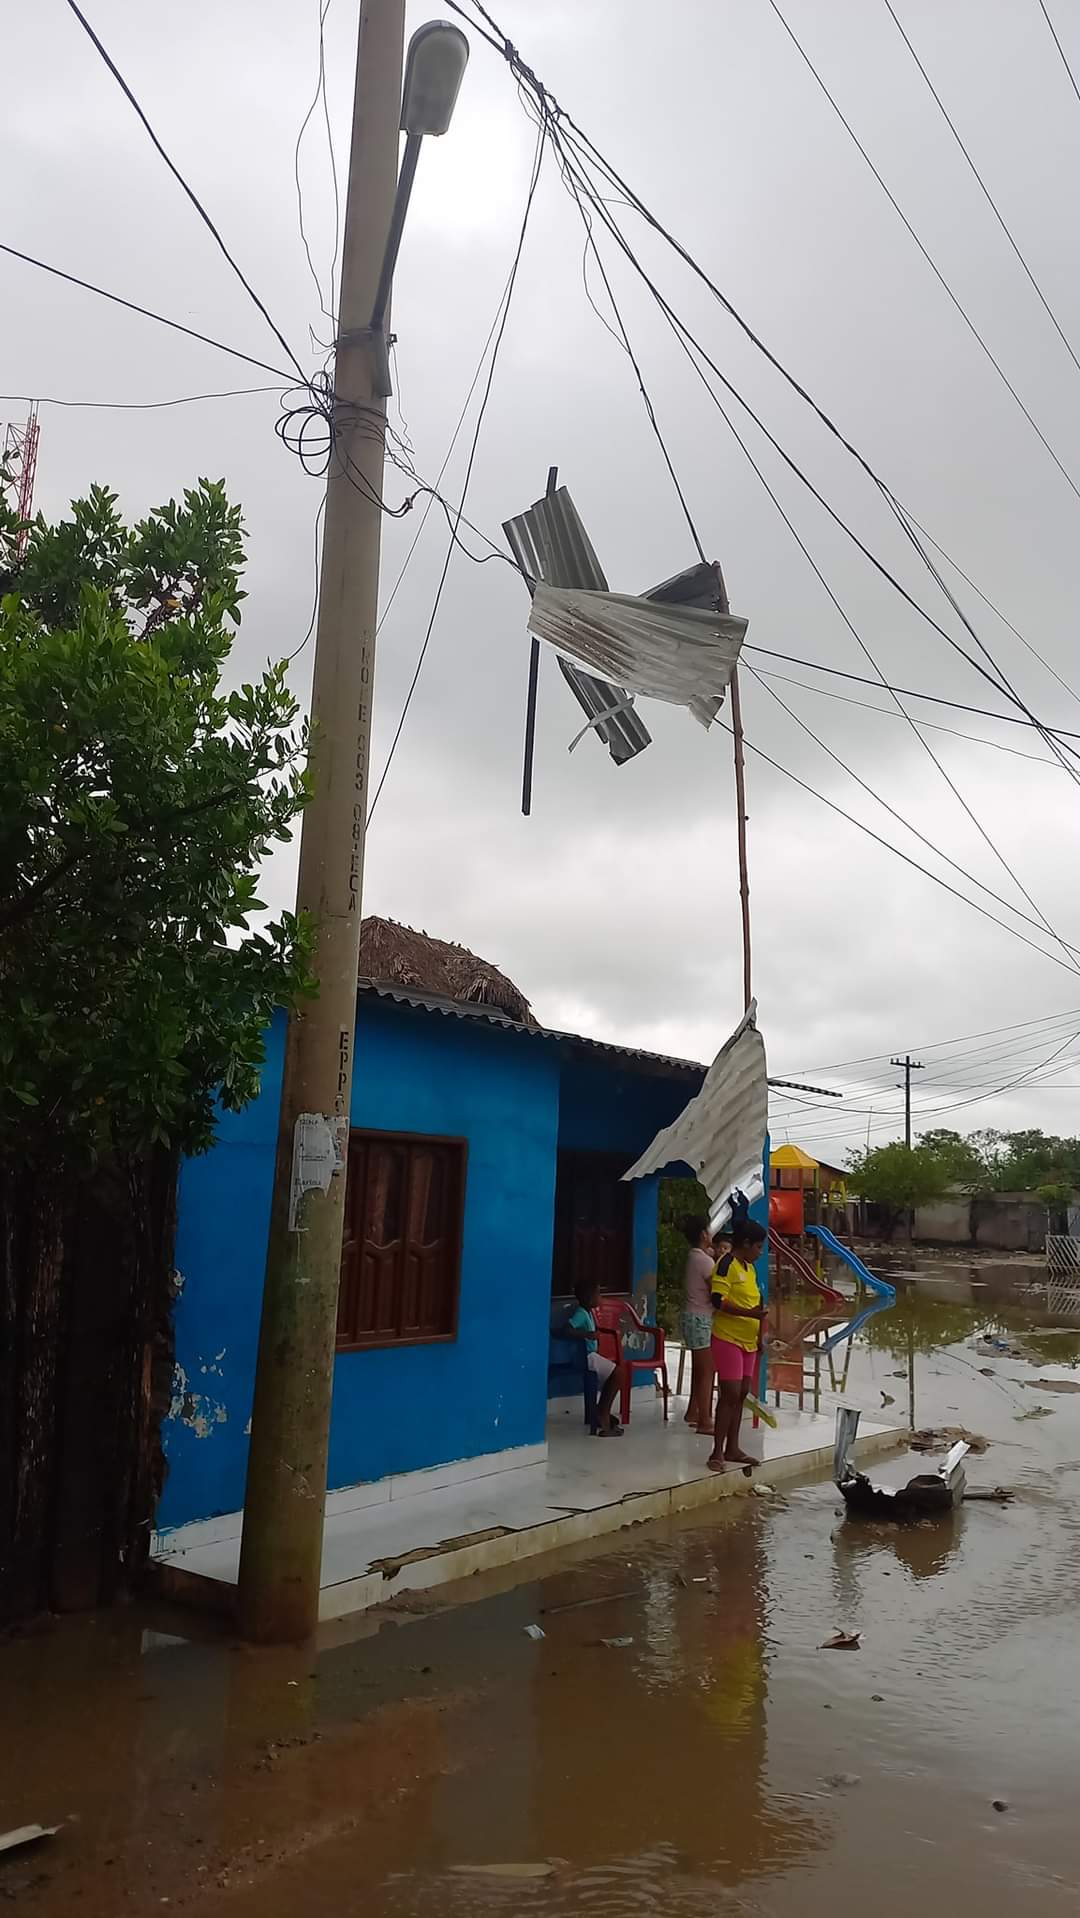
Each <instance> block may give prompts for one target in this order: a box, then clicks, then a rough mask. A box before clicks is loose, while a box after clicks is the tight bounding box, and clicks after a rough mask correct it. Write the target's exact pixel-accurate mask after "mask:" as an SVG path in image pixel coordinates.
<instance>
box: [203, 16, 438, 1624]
mask: <svg viewBox="0 0 1080 1918" xmlns="http://www.w3.org/2000/svg"><path fill="white" fill-rule="evenodd" d="M404 37H405V0H364V4H363V8H362V10H361V13H360V29H359V40H358V46H357V65H356V91H355V95H354V100H353V122H352V149H351V154H350V160H349V175H348V189H347V198H346V203H345V239H344V247H343V252H342V271H341V297H340V303H339V308H338V323H337V342H336V360H335V369H334V394H333V436H332V442H331V452H330V463H329V468H328V473H327V486H326V508H325V520H324V531H323V552H322V567H321V573H320V583H319V610H318V625H317V627H316V634H315V665H314V680H313V685H312V695H311V721H312V742H311V758H310V762H309V772H310V776H311V783H312V796H311V801H310V804H309V805H308V807H307V808H306V810H305V813H304V819H303V833H302V838H301V842H300V874H299V880H298V884H297V905H298V907H299V908H300V909H301V910H303V911H306V912H308V913H310V914H311V916H312V918H313V919H314V921H315V928H316V939H317V945H316V952H315V972H316V974H317V977H318V982H319V994H318V998H317V999H316V1000H315V1001H314V1002H313V1003H312V1005H311V1006H310V1007H309V1008H308V1009H307V1010H306V1011H304V1012H302V1013H294V1014H293V1015H292V1016H291V1017H290V1019H289V1029H288V1038H287V1041H286V1048H285V1072H284V1079H283V1083H282V1091H281V1116H280V1121H279V1128H278V1147H277V1161H276V1165H275V1171H274V1193H273V1202H272V1206H271V1214H270V1237H269V1242H268V1246H267V1255H266V1280H265V1286H264V1290H263V1307H262V1320H261V1324H260V1328H259V1354H258V1362H257V1368H256V1376H255V1402H254V1407H253V1410H252V1424H251V1447H250V1451H249V1454H248V1472H247V1491H246V1496H245V1500H244V1529H243V1538H242V1542H241V1549H240V1579H239V1604H240V1626H241V1630H242V1632H243V1633H244V1636H245V1637H247V1638H251V1639H256V1640H260V1641H263V1642H266V1643H285V1642H289V1641H295V1640H299V1639H302V1638H304V1637H306V1636H307V1635H308V1634H309V1633H310V1632H311V1631H312V1630H313V1629H314V1627H315V1625H316V1623H317V1621H318V1607H319V1582H320V1570H321V1561H322V1536H323V1518H324V1512H325V1504H326V1465H327V1453H328V1445H329V1434H330V1399H331V1391H332V1386H333V1375H334V1344H335V1332H336V1321H337V1295H338V1284H339V1279H340V1272H341V1240H342V1224H343V1216H344V1206H345V1173H346V1165H347V1159H348V1139H349V1118H350V1110H351V1095H352V1072H353V1035H354V1032H355V1029H356V975H357V968H358V961H359V950H360V913H361V895H362V890H363V877H364V847H365V840H366V834H367V811H368V768H369V759H370V751H371V714H372V698H373V693H374V682H375V625H376V618H377V614H378V598H379V544H380V535H381V530H382V513H383V504H382V498H383V464H384V436H385V432H386V396H387V394H388V393H389V379H388V372H387V353H388V342H387V337H386V332H385V328H384V324H383V322H384V319H385V316H386V313H387V310H388V305H389V298H390V287H391V281H392V277H393V270H394V264H395V261H396V257H397V248H398V245H399V243H400V239H401V230H402V224H403V221H404V218H405V210H406V208H407V206H408V199H409V192H410V189H411V187H412V181H413V175H414V173H415V170H416V161H417V157H418V154H419V149H420V142H421V140H422V138H423V137H424V135H425V134H429V133H434V134H439V133H444V132H445V131H446V127H447V125H448V124H449V119H450V114H451V112H452V110H453V105H454V100H455V98H456V96H457V90H458V86H459V85H460V82H461V76H462V74H463V72H464V69H465V62H466V60H467V58H468V51H469V49H468V42H467V41H466V39H465V36H464V34H462V33H461V31H460V30H459V29H458V28H457V27H454V26H450V25H447V24H446V23H444V22H434V21H433V22H430V23H429V24H428V25H427V26H425V27H421V28H419V29H418V30H417V32H416V33H415V34H414V35H413V38H412V41H411V43H410V48H409V64H408V68H407V70H406V75H405V95H404V102H403V99H402V51H403V44H404ZM402 127H404V130H405V132H406V134H407V141H406V147H405V157H404V160H403V162H402V166H401V171H400V174H399V171H398V145H399V133H400V130H401V128H402Z"/></svg>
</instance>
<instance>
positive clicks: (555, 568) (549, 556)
mask: <svg viewBox="0 0 1080 1918" xmlns="http://www.w3.org/2000/svg"><path fill="white" fill-rule="evenodd" d="M503 532H504V533H505V534H506V538H507V542H508V544H509V547H510V551H511V552H512V553H513V555H514V558H515V559H516V560H517V563H518V565H519V566H520V568H521V570H522V572H523V573H524V574H525V576H526V578H527V579H528V580H529V581H530V582H532V581H541V580H542V581H543V582H544V583H545V584H546V585H549V586H581V587H586V588H588V589H590V590H592V591H595V592H605V591H606V590H607V580H606V579H605V578H604V575H603V572H602V571H601V568H600V561H599V560H598V559H597V557H596V553H595V551H594V550H593V545H592V541H591V540H590V538H589V535H588V534H587V532H586V531H585V528H584V526H583V525H582V523H581V520H580V518H579V517H578V511H577V508H576V506H575V505H574V502H573V500H572V499H571V498H570V495H569V493H568V492H567V490H566V487H565V486H560V487H558V488H557V490H556V491H555V492H554V493H549V494H546V495H545V496H544V498H543V499H539V500H537V501H536V503H535V505H533V506H530V507H529V509H528V511H527V512H524V513H519V514H518V515H517V517H516V518H515V519H508V520H504V521H503ZM558 658H559V670H560V672H561V673H562V676H563V678H564V679H565V680H566V683H567V685H568V686H569V688H570V690H571V692H572V693H573V695H574V698H575V699H576V700H577V702H578V705H579V706H580V707H581V710H582V712H583V713H584V714H585V716H586V718H587V719H588V720H589V722H590V724H591V725H592V726H593V730H594V731H596V732H597V733H599V735H600V737H601V739H602V740H603V742H604V744H605V746H606V747H607V749H608V751H609V753H610V754H611V757H612V759H613V760H614V761H615V764H616V765H617V766H622V765H625V763H626V761H627V760H628V759H633V758H634V757H635V756H636V754H638V753H640V752H644V750H645V747H646V746H648V745H649V744H650V742H651V738H652V735H651V734H650V732H649V731H648V729H647V727H645V726H644V725H643V724H642V722H641V720H640V719H639V718H638V716H637V714H636V713H635V711H634V709H633V704H632V702H631V699H630V694H629V693H628V692H626V691H625V690H624V689H623V688H622V687H621V686H612V685H610V684H609V683H608V682H607V681H606V680H602V679H594V678H593V676H592V674H591V673H585V672H582V671H581V668H580V667H579V666H575V665H574V664H573V662H572V661H571V660H569V659H564V658H563V657H562V655H561V654H560V655H559V656H558ZM604 715H607V717H604Z"/></svg>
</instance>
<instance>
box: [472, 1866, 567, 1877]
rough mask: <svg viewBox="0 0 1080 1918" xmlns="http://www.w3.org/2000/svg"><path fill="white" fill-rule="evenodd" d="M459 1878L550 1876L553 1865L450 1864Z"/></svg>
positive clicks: (552, 1871) (553, 1868)
mask: <svg viewBox="0 0 1080 1918" xmlns="http://www.w3.org/2000/svg"><path fill="white" fill-rule="evenodd" d="M450 1870H451V1871H452V1872H454V1873H455V1874H456V1875H457V1876H458V1877H459V1878H550V1877H551V1876H552V1874H553V1873H554V1870H555V1867H554V1865H451V1867H450Z"/></svg>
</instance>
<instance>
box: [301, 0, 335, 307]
mask: <svg viewBox="0 0 1080 1918" xmlns="http://www.w3.org/2000/svg"><path fill="white" fill-rule="evenodd" d="M330 6H331V0H318V7H319V68H318V75H317V78H316V82H315V92H314V93H313V95H312V98H311V105H310V106H309V108H308V110H307V112H306V113H305V115H304V118H303V120H302V121H301V123H300V131H299V133H298V134H297V136H296V146H295V148H294V150H293V178H294V180H295V182H296V213H297V222H298V225H299V228H300V239H301V242H302V244H303V248H304V253H305V256H306V258H307V263H308V270H309V272H310V274H311V277H312V280H313V281H314V283H315V292H316V294H317V295H318V300H319V307H320V309H321V311H322V314H323V317H324V318H325V319H327V320H328V321H329V322H330V325H331V327H332V328H335V329H336V326H337V320H336V319H335V317H334V294H335V277H336V272H337V257H338V248H339V245H340V241H341V197H340V194H339V191H338V177H337V162H336V159H335V157H334V140H333V134H332V132H331V127H330V104H329V101H328V100H327V97H326V16H327V14H328V13H329V11H330ZM320 99H321V101H322V105H323V118H324V120H325V123H326V144H327V149H328V151H329V155H330V177H331V181H332V183H333V196H334V251H333V255H332V257H331V262H330V303H329V305H327V302H326V299H325V298H324V295H323V289H322V281H321V280H320V278H319V275H318V272H317V270H316V267H315V262H314V260H313V259H312V257H311V247H310V244H309V242H308V236H307V231H306V228H305V226H304V192H303V188H302V187H301V185H300V148H301V146H302V145H303V140H304V135H305V133H306V132H307V130H308V126H309V125H310V122H311V116H312V114H313V113H314V112H315V109H316V107H317V106H318V104H319V101H320Z"/></svg>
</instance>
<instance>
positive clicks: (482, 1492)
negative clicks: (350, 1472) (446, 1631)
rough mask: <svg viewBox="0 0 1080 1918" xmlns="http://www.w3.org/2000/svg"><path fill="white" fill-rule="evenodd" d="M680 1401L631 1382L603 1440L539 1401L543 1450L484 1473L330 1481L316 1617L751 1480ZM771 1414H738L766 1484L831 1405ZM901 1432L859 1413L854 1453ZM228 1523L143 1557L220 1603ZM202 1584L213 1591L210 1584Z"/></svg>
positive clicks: (215, 1523) (811, 1457) (812, 1442)
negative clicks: (714, 1449) (714, 1451)
mask: <svg viewBox="0 0 1080 1918" xmlns="http://www.w3.org/2000/svg"><path fill="white" fill-rule="evenodd" d="M684 1409H685V1401H682V1400H678V1399H674V1398H673V1399H672V1402H671V1422H670V1423H669V1424H668V1425H666V1426H665V1424H664V1421H663V1415H662V1409H661V1405H660V1402H659V1400H658V1399H655V1398H654V1397H653V1396H652V1394H651V1393H647V1392H637V1393H635V1395H634V1411H633V1419H632V1422H631V1424H630V1425H629V1426H628V1428H627V1430H626V1432H625V1433H624V1435H623V1437H622V1438H619V1439H610V1440H602V1439H595V1438H592V1437H591V1436H590V1435H589V1433H588V1432H586V1431H585V1429H584V1425H583V1423H582V1412H581V1403H580V1400H577V1399H574V1400H569V1399H567V1400H557V1401H553V1402H552V1405H551V1406H550V1407H549V1417H548V1444H547V1447H546V1454H547V1455H546V1457H544V1456H543V1452H544V1448H543V1447H535V1448H523V1449H524V1452H525V1456H524V1458H523V1459H522V1460H521V1462H519V1463H512V1462H511V1461H513V1460H514V1458H515V1455H514V1454H513V1453H510V1454H505V1453H504V1454H502V1455H500V1457H499V1459H498V1461H496V1460H495V1459H493V1460H492V1461H491V1466H492V1467H493V1468H495V1469H491V1470H489V1471H487V1472H485V1471H484V1466H485V1464H486V1463H487V1461H485V1460H482V1459H474V1460H465V1461H462V1462H461V1464H459V1465H449V1466H445V1467H442V1468H439V1470H438V1471H437V1472H428V1473H415V1474H411V1475H410V1477H411V1478H412V1479H415V1480H416V1481H419V1483H418V1484H417V1485H416V1486H415V1487H413V1486H411V1485H410V1484H409V1482H408V1481H407V1480H398V1481H396V1482H395V1483H394V1485H393V1486H391V1485H389V1483H388V1482H387V1481H380V1482H378V1483H377V1484H373V1485H361V1486H355V1487H350V1488H348V1489H346V1490H344V1491H341V1492H334V1493H331V1495H330V1497H329V1499H328V1501H327V1519H326V1533H325V1538H324V1543H323V1579H322V1597H321V1601H320V1606H319V1617H320V1620H322V1621H326V1620H329V1619H335V1618H344V1617H346V1616H348V1615H349V1614H351V1613H354V1612H361V1611H366V1610H367V1609H368V1608H369V1607H370V1606H372V1605H378V1604H385V1603H387V1602H388V1601H390V1600H392V1599H394V1598H396V1597H398V1596H399V1595H400V1594H402V1593H405V1592H417V1591H425V1590H430V1589H431V1588H432V1587H434V1586H438V1585H445V1584H448V1583H449V1582H450V1581H451V1580H454V1579H459V1578H467V1577H469V1576H471V1575H472V1574H473V1573H474V1572H480V1571H488V1570H491V1569H493V1568H495V1567H498V1566H505V1565H510V1564H514V1563H516V1562H518V1561H520V1560H522V1559H527V1558H533V1557H535V1556H537V1555H538V1554H540V1553H543V1552H548V1551H554V1550H555V1549H557V1548H558V1547H561V1546H564V1545H570V1544H576V1543H578V1542H580V1541H581V1540H583V1539H588V1538H599V1537H601V1536H603V1535H604V1534H605V1533H609V1532H615V1531H618V1530H620V1528H621V1527H623V1526H627V1525H632V1524H638V1523H641V1522H642V1521H644V1520H648V1519H654V1518H667V1517H669V1516H671V1515H672V1514H673V1513H675V1512H683V1511H688V1510H691V1509H693V1508H695V1507H697V1506H699V1505H707V1504H711V1503H712V1502H714V1501H715V1500H717V1499H721V1498H731V1497H737V1496H739V1495H743V1494H745V1493H746V1492H748V1490H749V1485H750V1482H749V1481H748V1480H747V1478H746V1477H744V1475H743V1474H742V1473H741V1472H731V1473H725V1474H723V1475H719V1476H718V1475H717V1474H715V1473H712V1472H709V1471H708V1470H707V1469H706V1466H705V1458H706V1455H707V1453H708V1450H709V1444H708V1441H707V1440H706V1439H702V1438H699V1437H698V1436H697V1435H696V1433H691V1432H690V1430H689V1429H688V1427H687V1426H686V1425H685V1424H684V1423H683V1411H684ZM776 1416H777V1418H778V1420H779V1425H778V1429H777V1430H776V1431H770V1430H769V1429H768V1428H767V1427H766V1426H764V1425H763V1426H761V1427H760V1428H759V1430H758V1431H757V1432H752V1431H751V1430H750V1429H749V1425H747V1427H746V1428H745V1429H744V1434H743V1437H744V1443H745V1444H746V1446H747V1449H748V1450H750V1451H753V1452H756V1453H757V1454H758V1455H759V1456H761V1457H762V1459H763V1469H762V1472H761V1477H762V1478H763V1479H764V1480H765V1481H766V1482H767V1483H769V1484H771V1485H778V1484H781V1483H783V1482H785V1481H787V1482H790V1481H792V1480H794V1479H797V1478H800V1477H808V1476H810V1475H812V1474H814V1473H816V1472H818V1471H820V1470H822V1468H828V1467H829V1466H830V1465H831V1463H832V1447H833V1431H834V1411H833V1409H832V1406H831V1405H830V1408H829V1409H828V1410H827V1411H822V1412H820V1413H813V1412H798V1411H794V1410H788V1409H787V1408H781V1410H780V1411H779V1412H778V1413H777V1414H776ZM902 1436H903V1435H902V1433H901V1432H900V1431H899V1430H898V1429H897V1428H896V1427H894V1426H890V1425H886V1424H882V1423H880V1422H878V1421H874V1420H864V1422H863V1425H862V1428H861V1436H860V1439H859V1443H858V1446H857V1448H856V1450H857V1454H858V1456H859V1457H860V1458H868V1457H873V1456H874V1455H875V1454H877V1453H880V1452H885V1451H888V1450H890V1449H892V1448H893V1447H894V1446H896V1445H897V1444H898V1443H900V1442H901V1440H902ZM500 1465H501V1467H502V1469H498V1467H499V1466H500ZM433 1480H434V1481H435V1483H434V1484H433V1483H432V1481H433ZM240 1522H241V1514H240V1513H239V1512H234V1513H230V1514H227V1515H226V1516H224V1517H222V1518H219V1519H213V1520H209V1521H206V1522H205V1523H201V1524H196V1525H187V1526H183V1527H181V1528H180V1529H179V1530H178V1531H175V1532H171V1533H165V1534H163V1535H161V1536H160V1537H159V1538H158V1540H157V1541H156V1543H155V1550H154V1560H155V1563H156V1564H157V1565H158V1566H160V1567H162V1568H163V1569H164V1570H165V1571H166V1574H167V1573H168V1571H169V1569H175V1570H177V1571H179V1572H181V1573H195V1574H198V1575H200V1580H210V1581H214V1583H216V1584H218V1585H220V1587H221V1588H222V1589H221V1591H220V1592H219V1593H218V1594H217V1595H216V1597H217V1600H218V1602H219V1606H220V1609H223V1610H227V1609H228V1608H229V1605H230V1602H231V1591H230V1588H231V1587H233V1586H234V1585H235V1582H236V1575H237V1566H238V1563H239V1556H240ZM181 1582H186V1581H181ZM202 1595H203V1598H204V1600H206V1599H213V1598H214V1597H215V1594H214V1593H213V1590H212V1588H210V1587H206V1588H204V1589H203V1594H202Z"/></svg>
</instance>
